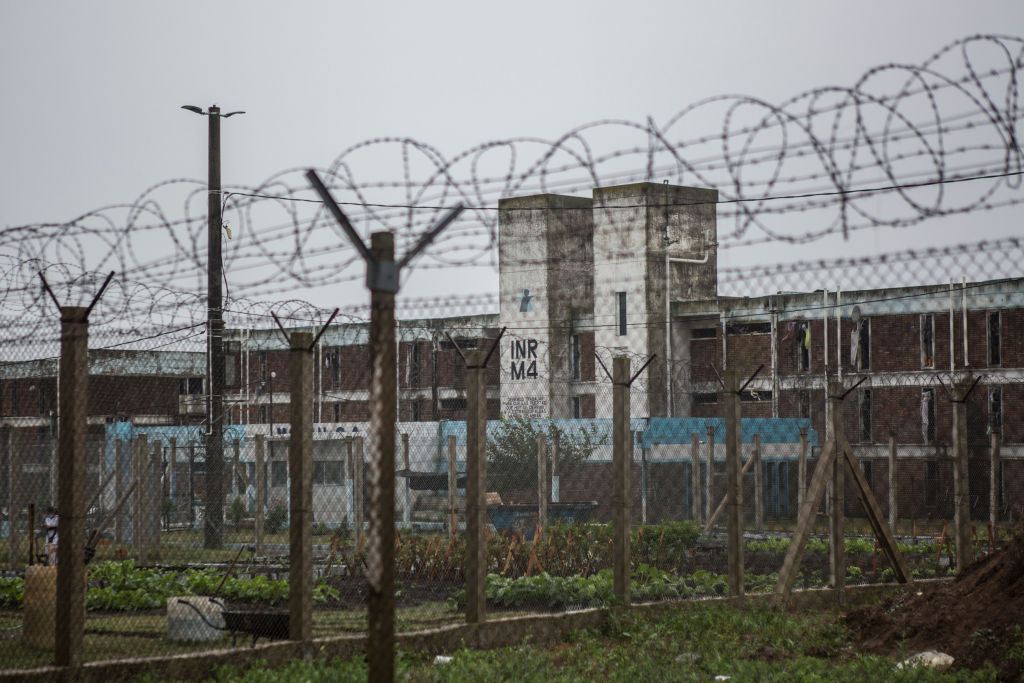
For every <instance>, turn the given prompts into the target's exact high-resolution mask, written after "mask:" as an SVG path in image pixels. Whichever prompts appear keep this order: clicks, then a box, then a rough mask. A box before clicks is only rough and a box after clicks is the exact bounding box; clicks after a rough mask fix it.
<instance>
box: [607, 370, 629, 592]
mask: <svg viewBox="0 0 1024 683" xmlns="http://www.w3.org/2000/svg"><path fill="white" fill-rule="evenodd" d="M630 437H631V433H630V431H629V358H615V359H613V360H612V475H613V477H612V515H613V517H612V519H613V520H614V524H615V537H614V539H613V541H612V554H613V559H612V566H613V571H614V578H613V586H612V587H613V592H614V594H615V597H616V598H618V600H619V604H620V605H621V606H623V607H628V606H629V603H630V586H629V579H630V571H629V559H630V551H629V527H630V514H629V513H630V509H629V491H630V486H629V475H630V465H632V463H631V462H630V460H631V448H630Z"/></svg>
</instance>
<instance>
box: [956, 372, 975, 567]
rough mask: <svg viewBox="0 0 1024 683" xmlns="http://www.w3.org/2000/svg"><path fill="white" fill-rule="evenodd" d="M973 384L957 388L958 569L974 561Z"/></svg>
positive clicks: (958, 385)
mask: <svg viewBox="0 0 1024 683" xmlns="http://www.w3.org/2000/svg"><path fill="white" fill-rule="evenodd" d="M968 393H970V385H969V384H968V382H966V381H961V382H957V383H956V385H954V387H953V396H952V399H953V501H954V507H953V533H954V538H955V539H956V569H957V571H958V572H962V571H963V570H964V569H965V568H966V567H967V565H968V564H970V563H971V491H970V487H969V486H968V474H967V472H968V470H967V394H968Z"/></svg>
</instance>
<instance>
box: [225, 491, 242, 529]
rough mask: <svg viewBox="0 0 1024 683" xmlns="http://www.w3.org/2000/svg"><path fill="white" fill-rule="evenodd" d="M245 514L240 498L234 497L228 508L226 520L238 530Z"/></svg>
mask: <svg viewBox="0 0 1024 683" xmlns="http://www.w3.org/2000/svg"><path fill="white" fill-rule="evenodd" d="M245 513H246V509H245V503H243V502H242V499H241V498H238V497H236V498H235V499H234V500H233V501H231V507H229V508H228V520H229V521H230V522H231V526H232V527H234V528H235V529H238V527H240V526H241V525H242V520H243V519H244V518H245Z"/></svg>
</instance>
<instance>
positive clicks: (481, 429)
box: [466, 349, 487, 624]
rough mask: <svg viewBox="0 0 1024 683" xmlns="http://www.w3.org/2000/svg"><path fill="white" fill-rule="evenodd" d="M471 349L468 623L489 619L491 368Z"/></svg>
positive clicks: (468, 387)
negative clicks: (488, 530) (488, 478)
mask: <svg viewBox="0 0 1024 683" xmlns="http://www.w3.org/2000/svg"><path fill="white" fill-rule="evenodd" d="M485 358H486V353H485V352H484V351H483V350H482V349H476V350H470V352H469V354H468V355H467V361H468V363H467V365H468V372H467V373H466V623H467V624H479V623H481V622H483V621H486V619H487V594H486V590H485V589H486V584H487V500H486V492H487V368H486V366H484V364H483V363H484V359H485Z"/></svg>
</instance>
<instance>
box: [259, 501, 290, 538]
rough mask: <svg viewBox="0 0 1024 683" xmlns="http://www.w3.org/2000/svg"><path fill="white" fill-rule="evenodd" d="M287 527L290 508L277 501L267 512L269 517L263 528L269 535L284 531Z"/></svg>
mask: <svg viewBox="0 0 1024 683" xmlns="http://www.w3.org/2000/svg"><path fill="white" fill-rule="evenodd" d="M287 526H288V508H286V507H285V506H284V503H282V502H281V501H279V500H275V501H274V504H273V505H271V506H270V509H269V510H267V517H266V519H265V520H264V522H263V528H264V529H265V530H266V532H267V533H268V534H276V533H279V532H281V531H284V529H285V527H287Z"/></svg>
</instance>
